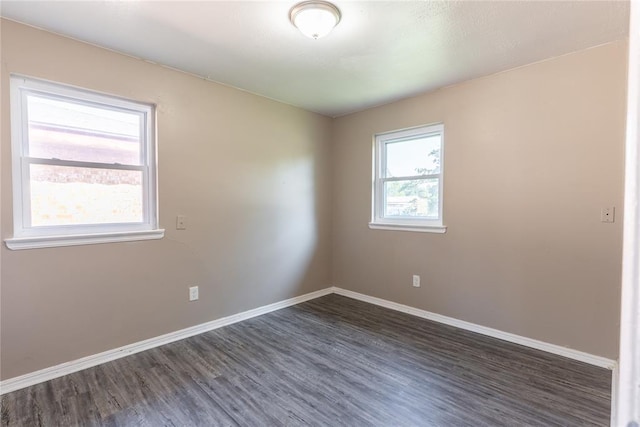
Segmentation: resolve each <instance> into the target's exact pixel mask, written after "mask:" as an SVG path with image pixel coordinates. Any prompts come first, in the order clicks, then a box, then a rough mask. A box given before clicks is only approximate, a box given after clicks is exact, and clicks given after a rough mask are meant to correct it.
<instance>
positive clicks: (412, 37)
mask: <svg viewBox="0 0 640 427" xmlns="http://www.w3.org/2000/svg"><path fill="white" fill-rule="evenodd" d="M294 3H295V2H294V1H287V2H278V1H232V2H221V1H199V2H190V1H141V0H140V1H90V2H80V1H73V2H67V1H44V2H37V1H35V2H34V1H7V0H4V1H2V3H1V5H0V7H1V9H0V13H1V14H2V16H4V17H6V18H9V19H12V20H15V21H19V22H24V23H27V24H30V25H34V26H37V27H41V28H44V29H47V30H50V31H53V32H56V33H59V34H63V35H67V36H71V37H74V38H76V39H80V40H84V41H87V42H90V43H93V44H96V45H99V46H104V47H107V48H110V49H113V50H116V51H119V52H123V53H127V54H129V55H134V56H136V57H140V58H143V59H146V60H150V61H153V62H157V63H160V64H164V65H168V66H171V67H174V68H177V69H180V70H184V71H187V72H190V73H193V74H196V75H199V76H203V77H205V78H207V79H211V80H214V81H217V82H221V83H224V84H226V85H230V86H234V87H237V88H240V89H243V90H246V91H249V92H253V93H256V94H260V95H263V96H266V97H269V98H273V99H276V100H279V101H282V102H285V103H288V104H292V105H295V106H299V107H302V108H305V109H307V110H311V111H315V112H319V113H322V114H325V115H328V116H339V115H343V114H346V113H350V112H354V111H359V110H362V109H365V108H368V107H371V106H375V105H380V104H384V103H387V102H390V101H394V100H397V99H401V98H405V97H408V96H412V95H415V94H418V93H421V92H425V91H428V90H433V89H436V88H438V87H442V86H446V85H450V84H453V83H456V82H460V81H464V80H468V79H470V78H474V77H478V76H482V75H487V74H491V73H495V72H498V71H502V70H505V69H509V68H514V67H517V66H520V65H524V64H528V63H531V62H535V61H540V60H543V59H546V58H550V57H554V56H559V55H562V54H565V53H569V52H573V51H576V50H581V49H584V48H587V47H591V46H596V45H599V44H603V43H607V42H610V41H613V40H619V39H623V38H626V37H627V34H628V16H629V3H628V2H627V1H602V2H600V1H569V2H563V1H549V2H545V1H468V2H458V1H456V2H454V1H450V2H446V1H394V2H384V1H344V0H336V1H334V3H335V4H336V5H337V6H338V7H339V8H340V10H341V12H342V21H341V22H340V24H339V25H338V27H336V29H335V30H334V31H333V32H332V33H331V34H329V35H328V36H327V37H325V38H322V39H319V40H312V39H309V38H306V37H304V36H303V35H302V34H300V33H299V32H298V31H297V29H296V28H295V27H293V25H291V23H290V22H289V20H288V12H289V9H290V8H291V6H293V4H294Z"/></svg>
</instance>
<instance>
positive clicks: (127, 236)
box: [4, 229, 164, 251]
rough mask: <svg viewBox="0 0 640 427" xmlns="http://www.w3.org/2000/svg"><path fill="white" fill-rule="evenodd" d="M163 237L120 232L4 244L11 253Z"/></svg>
mask: <svg viewBox="0 0 640 427" xmlns="http://www.w3.org/2000/svg"><path fill="white" fill-rule="evenodd" d="M163 237H164V229H158V230H145V231H122V232H115V233H99V234H76V235H68V236H33V237H13V238H9V239H5V241H4V243H5V244H6V245H7V248H9V249H11V250H12V251H16V250H22V249H39V248H55V247H59V246H76V245H94V244H97V243H113V242H132V241H137V240H155V239H162V238H163Z"/></svg>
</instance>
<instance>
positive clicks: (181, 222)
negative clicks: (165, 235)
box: [176, 215, 187, 230]
mask: <svg viewBox="0 0 640 427" xmlns="http://www.w3.org/2000/svg"><path fill="white" fill-rule="evenodd" d="M186 229H187V217H186V216H184V215H178V217H177V218H176V230H186Z"/></svg>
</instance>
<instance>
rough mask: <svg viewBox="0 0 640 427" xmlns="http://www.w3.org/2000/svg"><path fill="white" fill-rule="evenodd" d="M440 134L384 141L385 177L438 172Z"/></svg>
mask: <svg viewBox="0 0 640 427" xmlns="http://www.w3.org/2000/svg"><path fill="white" fill-rule="evenodd" d="M440 139H441V135H430V136H428V137H419V138H416V139H409V140H404V141H398V142H388V143H386V144H385V145H386V149H387V168H386V175H385V178H391V177H403V176H417V175H430V174H436V173H440Z"/></svg>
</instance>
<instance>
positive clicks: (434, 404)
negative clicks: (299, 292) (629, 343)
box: [2, 295, 611, 427]
mask: <svg viewBox="0 0 640 427" xmlns="http://www.w3.org/2000/svg"><path fill="white" fill-rule="evenodd" d="M610 390H611V372H610V371H608V370H606V369H602V368H598V367H594V366H591V365H588V364H584V363H581V362H576V361H573V360H569V359H566V358H563V357H559V356H555V355H551V354H548V353H545V352H542V351H538V350H534V349H530V348H526V347H522V346H519V345H516V344H511V343H507V342H504V341H501V340H497V339H494V338H489V337H485V336H482V335H478V334H475V333H472V332H468V331H463V330H460V329H457V328H454V327H450V326H445V325H441V324H438V323H434V322H431V321H428V320H424V319H421V318H417V317H414V316H411V315H407V314H404V313H399V312H396V311H392V310H389V309H386V308H382V307H378V306H375V305H371V304H368V303H364V302H361V301H356V300H353V299H349V298H346V297H343V296H338V295H328V296H325V297H322V298H318V299H315V300H312V301H308V302H305V303H302V304H299V305H296V306H293V307H289V308H285V309H282V310H279V311H276V312H273V313H269V314H265V315H263V316H260V317H256V318H253V319H249V320H246V321H243V322H240V323H236V324H233V325H230V326H226V327H223V328H220V329H217V330H214V331H211V332H207V333H204V334H201V335H198V336H195V337H192V338H188V339H185V340H182V341H178V342H175V343H172V344H168V345H165V346H162V347H159V348H155V349H152V350H148V351H145V352H142V353H138V354H135V355H132V356H129V357H126V358H123V359H119V360H115V361H113V362H109V363H106V364H103V365H100V366H96V367H94V368H91V369H87V370H84V371H81V372H77V373H74V374H71V375H67V376H65V377H62V378H58V379H54V380H52V381H48V382H46V383H43V384H38V385H35V386H32V387H29V388H26V389H22V390H18V391H16V392H13V393H8V394H6V395H4V396H3V397H2V425H5V426H38V425H42V426H71V425H82V426H93V425H108V426H174V425H175V426H185V425H188V426H284V425H286V426H546V427H548V426H608V425H609V414H610V397H611V396H610Z"/></svg>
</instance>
